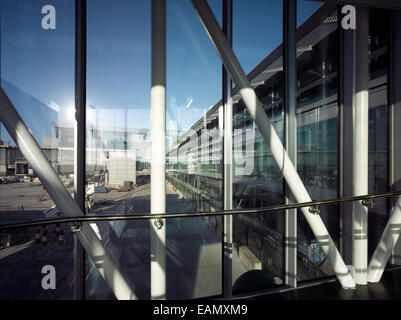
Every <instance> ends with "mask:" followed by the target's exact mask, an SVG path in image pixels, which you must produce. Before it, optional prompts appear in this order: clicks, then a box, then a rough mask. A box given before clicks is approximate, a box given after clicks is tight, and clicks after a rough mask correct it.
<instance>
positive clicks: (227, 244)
mask: <svg viewBox="0 0 401 320" xmlns="http://www.w3.org/2000/svg"><path fill="white" fill-rule="evenodd" d="M223 31H224V34H225V35H226V37H227V39H229V42H230V44H231V45H232V0H224V1H223ZM231 86H232V81H231V78H230V75H229V74H228V72H227V70H226V69H225V68H224V67H223V103H224V155H223V159H224V169H223V170H224V174H223V177H224V182H223V183H224V210H232V209H233V166H232V163H233V102H232V97H231ZM223 219H224V220H223V222H224V223H223V225H224V239H223V242H224V245H223V249H224V254H223V272H224V273H223V295H224V297H225V298H231V297H232V253H233V216H232V215H229V216H224V217H223Z"/></svg>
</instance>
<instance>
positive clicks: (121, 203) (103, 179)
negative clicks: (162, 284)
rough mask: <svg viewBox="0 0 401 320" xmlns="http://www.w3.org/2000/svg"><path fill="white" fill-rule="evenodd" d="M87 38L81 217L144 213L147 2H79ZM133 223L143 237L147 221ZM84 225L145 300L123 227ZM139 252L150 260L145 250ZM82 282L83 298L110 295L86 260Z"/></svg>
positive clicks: (146, 202) (145, 242) (146, 199)
mask: <svg viewBox="0 0 401 320" xmlns="http://www.w3.org/2000/svg"><path fill="white" fill-rule="evenodd" d="M87 42H88V43H87V107H86V118H87V123H86V181H87V188H86V195H87V200H88V215H105V214H108V215H124V214H140V213H141V214H144V213H149V211H150V117H149V115H150V59H151V55H150V2H148V1H126V0H119V1H113V2H110V1H106V0H104V1H103V0H102V1H99V0H89V1H87ZM68 130H71V129H70V128H69V129H68ZM140 226H141V227H142V228H143V231H142V232H143V233H144V234H146V235H148V234H149V222H147V221H143V223H142V224H140ZM92 227H93V229H94V230H95V232H97V233H98V235H99V237H100V238H101V241H102V243H103V245H104V246H105V247H106V250H107V252H108V253H109V255H110V256H111V257H112V258H113V259H114V260H115V261H116V264H117V266H118V268H119V269H120V271H121V272H122V274H123V276H125V278H126V279H127V281H128V282H129V283H130V284H132V287H133V288H136V292H135V293H136V294H137V296H138V297H139V298H142V299H146V298H149V286H150V279H147V278H146V286H145V287H143V286H142V287H141V286H139V285H138V284H136V283H135V282H134V281H133V280H134V279H133V278H132V277H131V273H130V270H131V269H130V266H129V265H130V263H131V260H130V259H128V258H127V255H128V254H129V252H130V250H131V248H130V246H128V245H126V243H125V242H124V238H123V234H125V233H127V232H129V230H130V227H129V225H128V224H127V223H126V222H125V221H118V222H117V221H116V222H110V223H109V222H97V223H93V224H92ZM142 242H143V244H142ZM142 242H141V244H138V246H139V247H140V246H142V245H143V246H144V247H146V248H147V247H149V246H150V242H149V237H147V238H146V239H144V240H143V241H142ZM141 257H142V259H144V261H143V262H144V263H145V264H149V263H150V262H149V261H150V254H148V255H147V256H146V255H144V256H141ZM145 269H146V270H147V272H149V270H148V269H149V268H145ZM143 279H144V280H145V277H144V278H143ZM86 281H87V282H86V294H87V298H89V299H104V298H114V294H113V293H112V292H110V290H109V288H108V286H107V285H106V284H105V282H104V280H103V279H102V278H101V276H100V274H99V273H98V271H97V270H96V268H93V263H92V261H91V260H90V259H88V263H87V278H86Z"/></svg>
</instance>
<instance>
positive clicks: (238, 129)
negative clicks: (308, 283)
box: [233, 1, 284, 294]
mask: <svg viewBox="0 0 401 320" xmlns="http://www.w3.org/2000/svg"><path fill="white" fill-rule="evenodd" d="M282 12H283V6H282V1H236V2H235V3H234V6H233V49H234V52H235V54H236V55H237V57H238V59H239V61H240V63H241V65H242V67H243V68H244V70H245V72H247V73H248V72H249V78H250V80H251V84H252V87H253V88H254V89H255V92H256V94H257V96H258V97H259V99H260V100H261V102H262V103H263V106H264V109H265V110H266V114H267V116H268V117H269V119H270V121H271V123H272V125H273V127H274V129H275V130H276V132H277V134H278V135H279V137H280V139H281V141H284V140H283V139H284V106H283V74H282V70H283V62H282V47H281V46H279V45H280V43H281V41H282V24H283V22H282V16H283V15H282ZM258 30H269V31H270V32H269V33H268V35H266V36H261V33H260V32H258ZM234 85H235V84H234ZM233 104H234V105H233V109H234V115H233V118H234V119H233V129H234V137H233V144H234V146H233V170H234V171H233V178H234V181H233V196H234V198H233V208H235V209H241V208H244V209H245V208H262V207H268V206H272V205H277V204H283V203H284V191H283V190H284V185H283V178H282V174H281V171H280V168H279V167H278V166H277V164H276V163H275V160H274V159H273V156H272V154H271V152H270V150H269V148H268V147H267V145H266V142H265V141H264V140H263V138H262V136H261V134H260V132H259V130H258V128H257V127H256V125H255V122H254V121H253V119H252V117H251V115H250V113H249V112H248V110H247V108H246V106H245V104H244V103H243V101H242V100H241V97H240V95H239V94H238V92H237V91H236V89H235V88H234V96H233ZM283 235H284V215H283V214H282V212H277V213H276V212H275V213H274V214H272V213H266V214H260V215H235V216H234V217H233V242H234V243H233V245H234V247H235V248H237V250H235V251H234V252H233V293H234V294H237V293H245V292H251V291H257V290H262V289H268V288H271V287H275V286H277V285H281V284H282V283H283V257H284V254H283Z"/></svg>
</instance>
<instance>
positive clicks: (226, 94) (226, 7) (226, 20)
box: [221, 0, 233, 298]
mask: <svg viewBox="0 0 401 320" xmlns="http://www.w3.org/2000/svg"><path fill="white" fill-rule="evenodd" d="M232 5H233V3H232V0H223V21H222V26H223V28H222V29H223V33H224V35H225V36H226V38H227V40H228V43H229V44H230V45H231V47H232ZM231 87H232V81H231V79H230V76H229V74H228V72H227V70H226V69H225V68H224V66H223V65H222V101H223V106H225V105H226V104H227V103H229V99H230V98H231ZM225 118H226V115H225V111H224V113H223V119H225ZM223 123H224V124H223V132H224V133H225V127H226V124H225V120H223ZM224 136H225V134H223V140H222V151H223V165H222V169H221V170H222V185H223V196H222V203H223V209H224V210H225V209H226V208H225V193H226V190H225V179H226V177H225V174H224V172H225V164H226V161H227V159H225V157H224V154H225V143H224ZM231 187H232V186H231ZM231 201H232V200H231ZM221 224H222V249H223V250H222V262H223V267H222V288H223V296H224V297H225V298H231V297H232V282H231V281H225V276H226V272H227V271H229V273H230V274H231V277H232V260H231V262H230V263H228V261H227V255H228V254H229V252H227V250H229V251H230V253H231V254H232V241H231V243H228V242H227V241H226V240H227V239H226V238H227V237H226V228H230V229H231V234H232V228H233V221H232V219H231V221H229V222H228V223H227V222H226V216H224V217H222V219H221ZM228 224H231V226H230V225H228Z"/></svg>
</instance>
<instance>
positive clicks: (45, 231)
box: [42, 230, 47, 247]
mask: <svg viewBox="0 0 401 320" xmlns="http://www.w3.org/2000/svg"><path fill="white" fill-rule="evenodd" d="M46 245H47V230H43V232H42V246H44V247H45V246H46Z"/></svg>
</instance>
